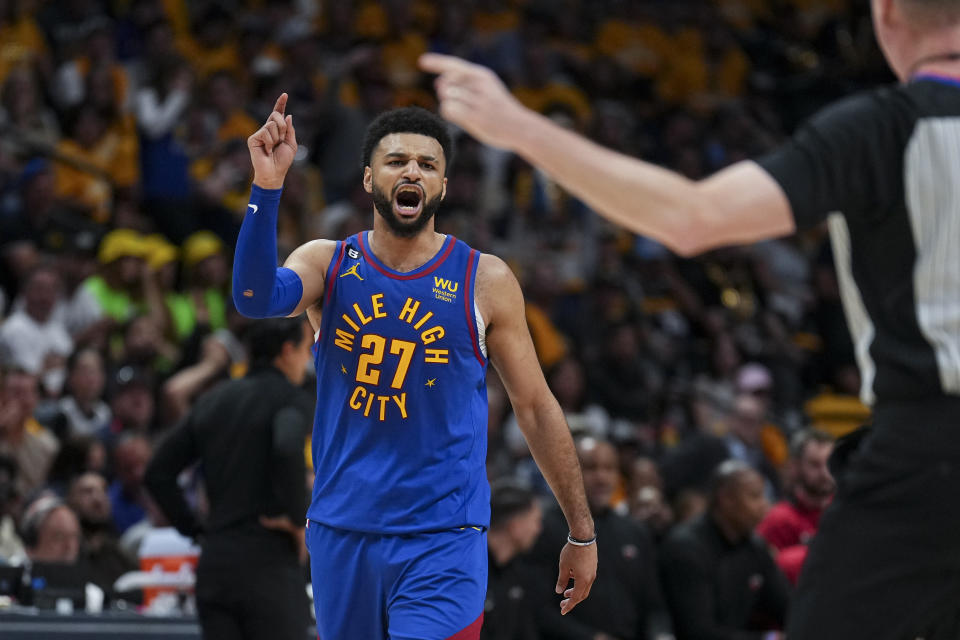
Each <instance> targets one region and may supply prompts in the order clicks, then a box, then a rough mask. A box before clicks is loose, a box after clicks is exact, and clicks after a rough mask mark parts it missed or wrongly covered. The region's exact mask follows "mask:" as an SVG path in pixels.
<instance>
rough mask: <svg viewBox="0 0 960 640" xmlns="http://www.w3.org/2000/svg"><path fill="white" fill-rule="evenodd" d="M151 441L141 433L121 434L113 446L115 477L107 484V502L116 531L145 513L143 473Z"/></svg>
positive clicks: (119, 531) (129, 524) (122, 532)
mask: <svg viewBox="0 0 960 640" xmlns="http://www.w3.org/2000/svg"><path fill="white" fill-rule="evenodd" d="M150 453H151V447H150V441H149V440H147V439H146V438H145V437H143V436H142V435H140V434H136V433H131V434H124V435H123V436H121V437H120V438H119V439H118V440H117V444H116V446H115V447H114V448H113V471H114V473H115V474H116V480H114V481H113V483H112V484H111V485H110V489H109V496H110V504H111V506H112V508H113V512H112V517H113V524H114V527H115V528H116V530H117V534H119V535H121V536H122V535H123V534H124V533H125V532H126V530H127V529H129V528H130V527H131V526H133V525H135V524H136V523H138V522H140V521H141V520H143V519H144V518H145V517H146V515H147V512H146V508H145V507H144V505H145V494H144V489H143V475H144V473H145V472H146V470H147V463H148V462H149V461H150Z"/></svg>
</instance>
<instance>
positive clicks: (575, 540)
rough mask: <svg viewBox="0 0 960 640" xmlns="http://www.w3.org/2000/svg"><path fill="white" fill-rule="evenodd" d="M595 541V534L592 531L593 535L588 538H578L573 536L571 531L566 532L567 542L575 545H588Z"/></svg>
mask: <svg viewBox="0 0 960 640" xmlns="http://www.w3.org/2000/svg"><path fill="white" fill-rule="evenodd" d="M596 543H597V534H596V533H594V534H593V537H592V538H590V539H589V540H580V539H579V538H574V537H573V534H572V533H567V544H572V545H573V546H575V547H589V546H590V545H592V544H596Z"/></svg>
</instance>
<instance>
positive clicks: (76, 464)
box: [46, 435, 107, 496]
mask: <svg viewBox="0 0 960 640" xmlns="http://www.w3.org/2000/svg"><path fill="white" fill-rule="evenodd" d="M88 471H94V472H96V473H99V474H104V473H106V471H107V450H106V447H104V446H103V443H102V442H101V441H100V440H98V439H97V438H95V437H94V436H92V435H89V436H71V437H69V438H67V439H65V440H63V441H62V442H61V443H60V450H59V451H57V457H55V458H54V459H53V464H51V465H50V471H49V473H47V487H46V488H47V489H49V490H51V491H53V492H54V493H56V494H57V495H58V496H65V495H67V491H68V490H69V488H70V483H71V482H73V479H74V478H76V477H77V476H80V475H83V474H84V473H86V472H88Z"/></svg>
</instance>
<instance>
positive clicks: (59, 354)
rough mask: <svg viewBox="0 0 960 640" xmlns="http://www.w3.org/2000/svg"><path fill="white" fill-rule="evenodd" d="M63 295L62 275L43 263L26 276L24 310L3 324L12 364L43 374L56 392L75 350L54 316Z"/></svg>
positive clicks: (2, 338) (0, 332)
mask: <svg viewBox="0 0 960 640" xmlns="http://www.w3.org/2000/svg"><path fill="white" fill-rule="evenodd" d="M62 295H63V286H62V283H61V281H60V274H59V273H58V272H57V270H56V268H55V267H54V266H53V265H51V264H43V265H41V266H39V267H37V268H36V269H34V270H33V271H31V272H30V274H29V275H27V277H26V278H25V279H24V282H23V300H24V305H23V309H22V310H19V311H14V312H13V314H11V315H10V317H9V318H7V320H6V321H5V322H4V323H3V325H0V341H2V342H4V343H5V344H6V345H7V347H8V348H9V349H10V351H11V353H12V355H13V365H14V366H16V367H19V368H22V369H24V370H25V371H29V372H30V373H33V374H36V375H40V376H43V382H44V387H47V388H48V389H47V390H48V391H50V392H55V394H59V392H60V389H61V388H62V386H63V377H64V376H63V372H64V365H65V363H66V359H67V356H69V355H70V352H71V351H73V340H72V339H71V338H70V334H69V333H68V332H67V328H66V327H65V326H64V325H63V324H62V323H61V322H58V321H57V320H56V318H54V317H53V310H54V307H55V306H56V304H57V301H58V300H60V299H61V298H62Z"/></svg>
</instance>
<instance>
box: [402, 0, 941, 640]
mask: <svg viewBox="0 0 960 640" xmlns="http://www.w3.org/2000/svg"><path fill="white" fill-rule="evenodd" d="M872 9H873V20H874V27H875V32H876V35H877V39H878V40H879V43H880V46H881V49H882V50H883V52H884V55H885V56H886V58H887V61H888V62H889V64H890V66H891V67H892V69H893V71H894V73H895V74H896V75H897V77H898V78H899V79H900V81H901V82H900V83H899V84H897V85H895V86H889V87H884V88H881V89H877V90H873V91H869V92H866V93H863V94H859V95H855V96H852V97H850V98H847V99H845V100H842V101H840V102H838V103H836V104H834V105H832V106H829V107H827V108H826V109H824V110H823V111H822V112H820V113H819V114H817V115H815V116H814V117H813V118H812V119H811V120H810V121H809V122H808V123H807V124H806V125H805V126H804V127H803V128H802V129H801V130H800V131H799V132H798V133H797V134H796V135H795V136H794V137H793V139H792V140H791V141H790V142H789V143H788V144H786V145H785V146H783V147H782V148H780V149H778V150H777V151H775V152H773V153H771V154H769V155H767V156H766V157H763V158H760V159H759V160H757V161H743V162H739V163H737V164H734V165H732V166H730V167H728V168H726V169H724V170H723V171H721V172H719V173H717V174H716V175H714V176H712V177H710V178H707V179H705V180H703V181H700V182H694V181H690V180H688V179H686V178H684V177H682V176H679V175H677V174H675V173H673V172H671V171H668V170H666V169H663V168H660V167H656V166H654V165H652V164H648V163H645V162H642V161H639V160H636V159H634V158H629V157H626V156H623V155H620V154H617V153H614V152H612V151H610V150H607V149H603V148H601V147H599V146H597V145H596V144H594V143H592V142H589V141H587V140H585V139H584V138H581V137H579V136H577V135H575V134H573V133H571V132H568V131H566V130H564V129H562V128H560V127H557V126H555V125H553V124H551V123H550V122H549V121H548V120H547V119H546V118H544V117H542V116H540V115H538V114H535V113H533V112H532V111H529V110H527V109H525V108H523V107H522V106H521V105H520V104H519V103H518V102H517V101H516V100H515V99H514V98H513V97H512V96H511V95H510V93H509V92H508V91H507V90H506V88H505V87H504V86H503V85H502V84H501V83H500V81H499V80H498V79H497V77H496V75H494V74H493V72H491V71H489V70H488V69H485V68H483V67H479V66H477V65H473V64H470V63H467V62H464V61H462V60H459V59H456V58H451V57H448V56H441V55H435V54H427V55H425V56H423V57H422V58H421V60H420V64H421V67H422V68H423V69H424V70H426V71H429V72H432V73H438V74H439V76H440V77H439V78H438V79H437V82H436V86H437V92H438V95H439V97H440V100H441V109H440V110H441V113H442V114H443V115H444V116H445V117H446V118H447V119H448V120H451V121H453V122H454V123H456V124H458V125H460V126H461V127H463V128H464V129H466V130H467V131H468V132H469V133H471V134H472V135H474V136H475V137H476V138H478V139H479V140H481V141H482V142H485V143H488V144H491V145H494V146H498V147H503V148H507V149H511V150H513V151H515V152H516V153H518V154H519V155H520V156H522V157H523V158H524V159H526V160H527V161H529V162H531V163H532V164H534V165H536V166H538V167H540V168H542V169H543V170H545V171H546V172H548V173H549V174H550V175H551V176H552V177H553V178H554V179H556V180H557V181H558V182H559V183H560V184H562V185H563V186H564V187H565V188H567V189H568V190H569V191H570V192H571V193H572V194H574V195H576V196H577V197H579V198H581V199H582V200H584V201H585V202H587V203H588V204H589V205H590V206H591V207H592V208H593V209H594V210H596V211H597V212H599V213H601V214H602V215H604V216H605V217H607V218H609V219H610V220H612V221H614V222H617V223H619V224H622V225H624V226H625V227H628V228H629V229H631V230H632V231H635V232H637V233H640V234H643V235H646V236H649V237H652V238H655V239H657V240H659V241H660V242H662V243H664V244H665V245H667V246H668V247H670V248H671V249H672V250H673V251H675V252H677V253H679V254H681V255H691V254H696V253H699V252H702V251H705V250H707V249H710V248H713V247H717V246H721V245H728V244H733V243H749V242H755V241H758V240H763V239H767V238H773V237H777V236H783V235H787V234H790V233H793V232H794V231H796V230H798V229H806V228H809V227H812V226H815V225H817V224H819V223H820V222H822V221H824V220H826V221H827V223H828V225H829V229H830V235H831V240H832V244H833V250H834V256H835V262H836V265H837V271H838V279H839V282H840V285H841V290H842V297H843V303H844V308H845V310H846V314H847V320H848V324H849V326H850V330H851V333H852V334H853V341H854V345H855V348H856V356H857V359H858V363H859V366H860V372H861V377H862V380H863V386H862V390H861V396H862V399H863V400H864V401H865V402H866V403H867V404H870V405H873V409H874V411H873V415H874V428H873V431H872V433H871V434H870V435H868V436H867V437H866V438H864V440H863V441H862V442H861V444H860V449H859V450H858V452H857V455H856V456H853V457H852V458H851V463H850V466H849V467H848V468H847V470H846V472H845V473H844V475H842V476H841V477H840V478H838V480H839V483H840V491H839V493H838V495H837V497H836V499H835V501H834V502H833V505H832V506H831V507H830V508H828V510H827V512H826V513H825V514H824V517H823V520H822V522H821V527H820V531H819V533H818V535H817V537H816V538H815V539H814V541H813V544H812V547H811V549H810V554H809V556H808V559H807V562H806V564H805V566H804V570H803V573H802V575H801V577H800V584H799V587H798V591H797V594H796V598H795V601H794V603H793V606H792V609H791V615H790V619H789V621H788V625H787V637H788V638H790V640H808V639H811V638H816V639H818V640H832V639H843V640H849V639H851V638H870V639H874V640H883V639H886V638H890V639H900V638H910V639H913V638H918V637H919V638H925V639H926V640H931V639H935V638H958V637H960V628H958V627H960V509H957V508H956V500H957V496H958V495H960V433H958V431H957V430H960V181H958V178H960V0H872Z"/></svg>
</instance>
